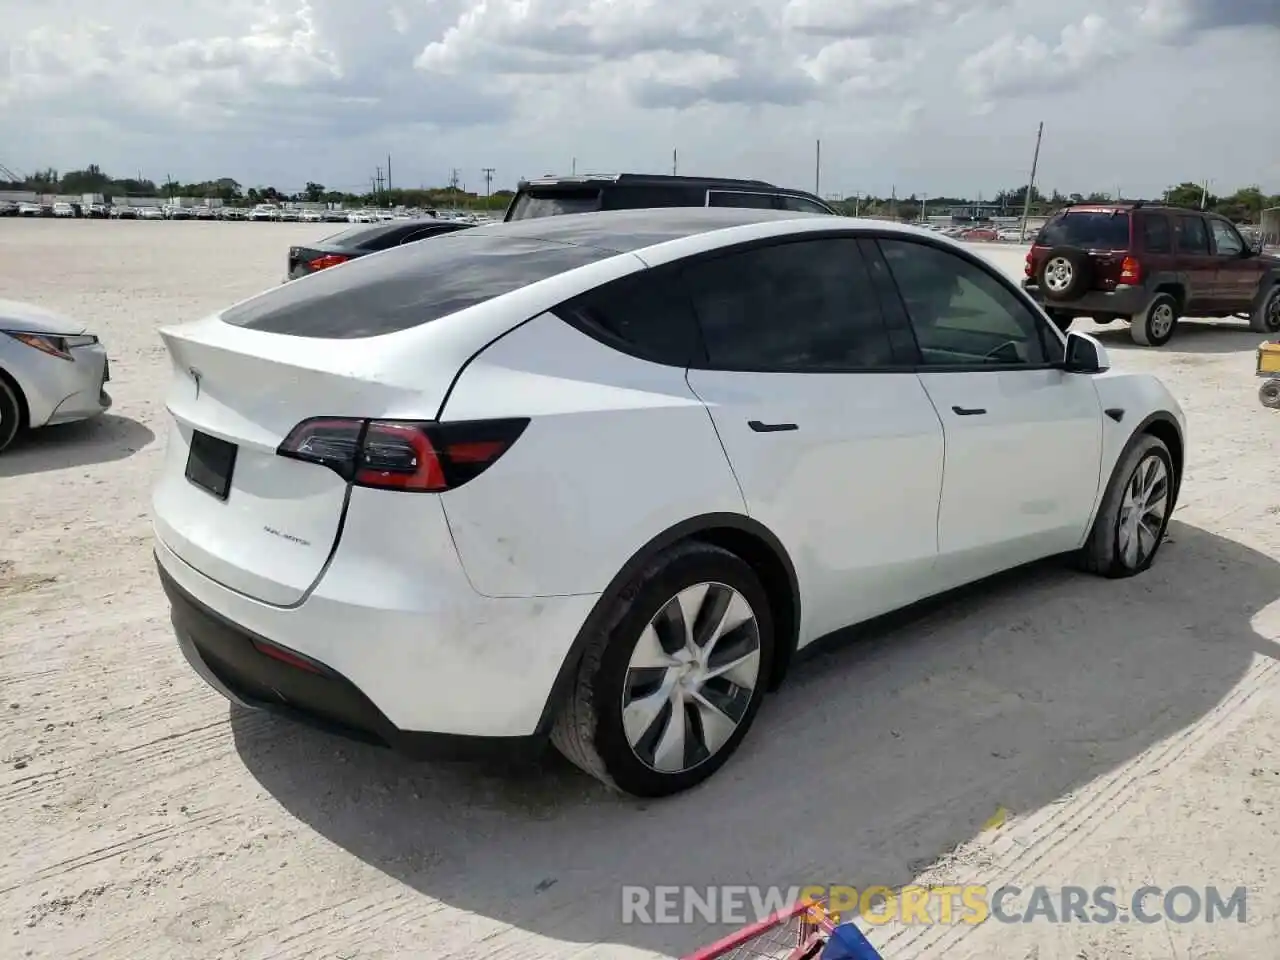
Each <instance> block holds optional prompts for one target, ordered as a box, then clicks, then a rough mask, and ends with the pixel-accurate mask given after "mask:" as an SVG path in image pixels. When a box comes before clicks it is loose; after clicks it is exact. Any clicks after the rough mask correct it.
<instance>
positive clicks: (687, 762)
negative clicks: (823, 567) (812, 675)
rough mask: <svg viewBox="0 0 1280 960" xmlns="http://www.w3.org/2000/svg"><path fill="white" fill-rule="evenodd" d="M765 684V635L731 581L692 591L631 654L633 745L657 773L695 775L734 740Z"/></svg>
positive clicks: (627, 706) (628, 692)
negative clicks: (762, 678)
mask: <svg viewBox="0 0 1280 960" xmlns="http://www.w3.org/2000/svg"><path fill="white" fill-rule="evenodd" d="M759 681H760V630H759V625H758V623H757V621H756V614H755V611H754V610H752V609H751V605H750V604H749V603H748V602H747V600H746V598H745V597H744V596H743V595H742V594H741V593H739V592H738V591H737V590H735V589H734V588H733V587H730V586H727V585H726V584H723V583H698V584H694V585H693V586H689V587H686V588H684V589H683V590H681V591H680V592H679V593H678V594H676V595H675V596H674V597H672V598H671V599H670V600H668V601H667V602H666V603H665V604H663V606H662V607H661V609H659V610H658V612H657V613H656V614H655V615H654V616H653V618H652V619H651V620H650V621H649V623H648V625H647V626H646V627H645V629H644V631H643V632H642V633H641V635H640V639H639V640H638V641H637V643H636V646H635V650H634V651H633V652H632V654H631V659H630V661H629V663H628V665H627V675H626V680H625V682H624V684H623V690H622V723H623V728H624V732H625V734H626V739H627V743H628V744H629V745H630V746H631V750H632V752H633V753H634V754H635V756H636V759H638V760H639V761H640V762H641V763H643V764H644V765H645V766H647V767H649V768H650V769H651V770H655V771H658V772H659V773H665V774H677V773H683V772H684V771H687V770H691V769H693V768H694V767H696V766H698V765H699V764H701V763H702V762H704V761H705V760H708V759H710V758H711V757H712V756H714V755H715V754H716V753H717V752H718V751H719V750H720V749H721V748H722V747H723V746H724V745H725V744H726V743H727V742H728V741H729V740H730V738H731V737H732V736H733V735H734V733H735V732H736V731H737V729H738V727H739V725H740V724H741V723H742V720H743V718H744V717H745V716H746V714H747V709H748V707H749V706H750V705H751V702H752V699H753V698H754V697H755V695H756V687H757V686H758V684H759Z"/></svg>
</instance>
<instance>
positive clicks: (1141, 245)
mask: <svg viewBox="0 0 1280 960" xmlns="http://www.w3.org/2000/svg"><path fill="white" fill-rule="evenodd" d="M1023 287H1024V288H1025V289H1026V291H1027V293H1029V294H1031V296H1032V297H1034V298H1035V299H1036V300H1037V301H1039V302H1040V303H1041V304H1042V305H1043V306H1044V307H1045V310H1046V311H1047V312H1048V314H1049V316H1050V317H1051V318H1052V319H1053V320H1054V322H1055V323H1056V324H1057V325H1058V326H1059V327H1060V328H1061V329H1062V330H1066V329H1067V327H1069V326H1070V325H1071V322H1072V320H1074V319H1075V318H1076V317H1089V318H1091V319H1093V320H1094V321H1096V322H1098V323H1110V322H1111V321H1112V320H1126V321H1128V322H1129V329H1130V332H1131V333H1132V335H1133V339H1134V342H1135V343H1139V344H1141V345H1143V346H1151V347H1158V346H1161V345H1163V344H1165V343H1168V342H1169V339H1170V338H1171V337H1172V336H1173V334H1174V332H1175V331H1176V330H1177V327H1178V320H1179V318H1181V317H1183V316H1191V317H1239V318H1240V319H1242V320H1248V321H1249V327H1250V329H1252V330H1255V331H1257V332H1258V333H1276V332H1278V331H1280V258H1278V257H1272V256H1268V255H1266V254H1263V253H1262V252H1261V248H1260V247H1259V246H1257V245H1256V244H1250V243H1248V242H1246V240H1245V239H1244V237H1242V236H1241V235H1240V231H1239V230H1237V229H1236V228H1235V225H1234V224H1233V223H1232V222H1231V221H1230V220H1228V219H1226V218H1225V217H1220V216H1218V215H1216V214H1211V213H1203V212H1201V211H1198V210H1185V209H1182V208H1180V207H1165V206H1158V205H1154V204H1143V203H1142V202H1140V201H1138V202H1134V203H1117V204H1088V205H1080V206H1074V207H1069V208H1067V209H1066V210H1063V211H1062V212H1060V213H1058V214H1057V215H1056V216H1054V217H1053V219H1051V220H1050V221H1049V222H1048V223H1046V224H1045V225H1044V228H1043V229H1042V230H1041V231H1040V234H1039V236H1037V237H1036V240H1035V244H1034V245H1033V246H1032V247H1031V251H1030V252H1029V253H1028V254H1027V264H1026V279H1025V280H1024V281H1023Z"/></svg>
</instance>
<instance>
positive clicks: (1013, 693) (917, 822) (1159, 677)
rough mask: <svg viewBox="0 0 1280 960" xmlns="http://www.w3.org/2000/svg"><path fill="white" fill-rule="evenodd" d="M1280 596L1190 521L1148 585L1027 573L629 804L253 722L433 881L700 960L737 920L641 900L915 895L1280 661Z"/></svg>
mask: <svg viewBox="0 0 1280 960" xmlns="http://www.w3.org/2000/svg"><path fill="white" fill-rule="evenodd" d="M1277 598H1280V564H1277V563H1276V562H1275V561H1273V560H1272V559H1271V558H1270V557H1267V556H1265V555H1263V554H1261V553H1258V552H1255V551H1253V550H1251V549H1249V548H1247V547H1245V546H1243V545H1241V544H1238V543H1236V542H1233V541H1230V540H1226V539H1223V538H1221V537H1218V536H1215V535H1213V534H1211V533H1208V532H1206V531H1204V530H1201V529H1198V528H1196V527H1192V526H1188V525H1186V524H1181V523H1175V524H1174V525H1173V526H1172V527H1171V534H1170V542H1169V543H1168V544H1167V545H1166V546H1165V548H1164V552H1163V553H1162V555H1161V557H1160V560H1159V563H1158V564H1157V565H1156V567H1155V568H1153V569H1152V570H1150V571H1149V572H1148V573H1146V574H1145V575H1143V576H1141V577H1137V578H1134V579H1130V580H1119V581H1107V580H1104V579H1101V578H1096V577H1091V576H1086V575H1084V574H1078V573H1075V572H1073V571H1071V570H1068V569H1064V568H1063V565H1061V564H1059V563H1052V564H1041V565H1038V566H1036V567H1032V568H1028V569H1026V570H1022V571H1017V572H1015V573H1013V574H1009V575H1005V576H1004V577H1001V578H999V579H998V580H995V581H991V582H988V583H986V584H983V585H981V586H980V587H979V588H978V589H974V590H969V591H966V592H965V593H963V594H961V595H959V596H956V597H953V598H950V599H948V600H946V601H945V602H943V603H941V604H934V605H932V608H931V609H929V610H926V611H924V612H922V613H917V614H915V615H914V616H913V617H912V618H910V619H908V620H905V621H904V620H903V619H902V618H899V622H897V623H896V624H894V623H888V622H886V623H883V624H879V625H875V626H873V627H872V628H871V629H867V628H863V629H861V630H860V631H858V632H857V634H855V635H852V639H851V640H849V641H848V642H841V643H839V644H836V645H834V646H832V645H824V649H823V651H822V652H821V653H820V654H818V655H815V656H812V657H808V658H805V659H804V660H802V661H801V662H800V663H798V664H797V665H796V667H795V669H794V672H793V673H792V675H791V677H790V679H789V681H788V683H787V684H786V685H785V686H784V687H783V688H782V690H780V691H779V692H778V693H777V694H776V695H774V696H773V697H772V698H771V699H770V700H769V701H767V702H766V705H765V708H764V709H763V710H762V711H761V714H760V716H759V719H758V722H757V724H756V726H755V728H754V729H753V730H752V735H751V736H750V737H749V738H748V740H747V742H746V743H745V744H744V746H743V749H742V751H741V752H740V753H739V755H738V756H737V757H735V758H734V759H733V760H732V761H731V762H730V763H729V764H728V765H726V767H725V768H724V769H723V770H722V771H721V772H720V773H719V774H718V775H717V776H716V777H715V778H713V779H712V780H711V781H710V782H708V783H707V784H705V785H704V786H703V787H702V788H700V789H697V790H694V791H691V792H689V793H687V794H684V795H682V796H678V797H674V798H670V799H668V800H664V801H655V802H641V801H635V800H630V799H624V798H619V797H615V796H613V795H611V794H607V793H606V792H604V791H603V790H602V789H601V788H599V787H597V786H596V785H595V784H594V781H591V780H589V779H588V778H587V777H585V776H583V775H581V774H578V773H577V772H576V771H575V770H573V769H572V768H571V767H569V765H568V764H567V763H565V762H563V761H560V760H558V759H557V758H556V757H555V755H554V754H551V755H549V756H548V757H546V758H544V759H543V760H542V761H541V762H540V763H538V764H537V765H535V766H534V767H532V768H530V769H526V770H520V771H510V770H509V771H505V772H503V771H495V770H491V769H481V768H477V767H471V766H465V765H461V766H454V765H437V764H415V763H411V762H408V761H404V760H401V759H399V758H397V757H396V756H394V755H392V754H390V753H389V752H386V751H382V750H378V749H376V748H366V747H362V746H358V745H352V744H347V743H345V742H343V741H340V740H337V739H334V738H331V737H328V736H325V735H323V734H320V733H313V732H311V731H310V730H308V729H306V728H302V727H299V726H296V725H294V724H291V723H289V722H287V721H284V720H280V719H276V718H274V717H270V716H267V715H264V714H259V713H254V712H251V711H242V710H239V709H236V710H233V712H232V718H231V720H232V727H233V731H234V737H235V742H236V746H237V749H238V750H239V753H240V755H241V757H242V759H243V762H244V763H245V765H246V766H247V768H248V769H249V771H250V772H251V773H252V775H253V776H254V777H255V778H256V779H257V780H258V781H259V782H260V783H261V784H262V785H263V786H264V787H265V788H266V789H267V790H268V791H270V793H271V794H272V795H273V796H274V797H275V798H276V799H277V800H278V801H279V802H280V803H281V804H282V805H283V806H284V807H285V809H287V810H288V811H289V812H290V813H292V814H293V815H294V816H296V817H297V818H298V819H299V820H300V821H302V822H303V823H305V824H307V825H308V826H310V827H311V828H312V829H314V830H315V831H317V832H318V833H319V834H321V835H322V836H324V837H326V838H327V839H329V840H330V841H332V842H333V843H335V844H338V845H339V846H341V847H343V848H344V849H346V850H347V851H349V852H350V853H352V854H353V855H355V856H356V857H359V858H360V859H361V860H363V861H364V862H366V863H368V864H370V865H372V866H374V867H376V868H378V869H379V870H381V871H384V872H385V873H386V874H388V875H390V876H392V877H394V878H396V879H398V880H400V881H402V882H403V883H405V884H407V885H408V886H409V887H411V888H412V889H414V890H417V891H419V892H420V893H422V894H425V895H427V896H429V897H431V898H434V899H436V900H439V901H442V902H443V903H445V904H448V905H450V906H452V907H455V908H457V909H459V910H463V911H468V912H474V913H476V914H479V915H481V916H484V917H488V918H491V919H493V920H495V921H498V922H500V923H502V924H510V925H512V926H514V927H516V928H519V929H521V930H526V931H532V932H535V933H537V934H541V935H544V936H547V937H554V938H556V939H559V940H565V941H571V942H577V943H596V942H601V943H612V944H625V945H628V946H632V947H638V948H644V949H649V950H658V951H664V952H675V953H679V952H682V951H686V950H688V949H691V948H693V947H695V946H697V945H699V944H700V943H703V942H707V941H709V940H711V939H714V937H715V936H716V935H717V934H718V933H721V932H723V930H720V929H708V928H706V927H705V926H692V927H690V926H640V925H624V924H622V923H621V915H622V892H621V888H622V886H623V885H624V884H628V885H629V884H640V885H662V884H681V885H683V884H689V885H693V886H695V887H698V888H705V887H706V886H707V885H709V884H761V885H772V884H777V885H782V886H784V887H785V886H790V885H792V884H808V883H851V884H855V885H856V886H858V887H865V886H868V885H871V884H888V885H895V884H901V883H906V882H909V881H910V880H911V879H912V878H913V877H914V876H915V875H917V874H918V873H919V871H920V870H921V869H922V868H924V867H925V866H927V865H928V864H930V863H932V862H933V861H935V860H936V859H937V858H938V857H940V856H941V855H943V854H945V853H946V852H948V851H949V850H951V849H952V848H954V847H955V846H956V845H957V844H959V843H962V842H964V841H967V840H969V839H971V838H972V837H974V836H975V835H976V834H978V833H979V832H980V830H981V826H982V824H983V823H984V821H986V820H987V819H988V818H989V817H990V816H991V815H992V813H993V812H994V811H995V810H996V809H997V807H1000V806H1003V807H1005V808H1006V809H1008V810H1009V811H1012V812H1013V813H1014V814H1019V813H1030V812H1032V811H1035V810H1037V809H1039V808H1041V807H1044V806H1045V805H1047V804H1050V803H1053V802H1054V801H1055V800H1058V799H1059V798H1061V797H1063V796H1064V795H1066V794H1069V793H1071V792H1072V791H1074V790H1077V789H1078V788H1080V787H1081V786H1083V785H1084V784H1087V783H1088V782H1089V781H1091V780H1092V779H1094V778H1096V777H1098V776H1100V775H1102V774H1103V773H1105V772H1107V771H1109V770H1111V769H1114V768H1115V767H1117V766H1119V765H1121V764H1123V763H1125V762H1126V761H1129V760H1131V759H1133V758H1134V757H1136V756H1138V755H1139V754H1141V753H1142V752H1144V751H1145V750H1147V749H1148V748H1149V747H1151V746H1153V745H1154V744H1156V743H1158V742H1159V741H1162V740H1163V739H1165V738H1167V737H1170V736H1171V735H1174V734H1176V733H1177V732H1179V731H1181V730H1184V729H1185V728H1187V727H1188V726H1189V725H1191V724H1194V723H1195V722H1196V721H1197V720H1199V719H1200V718H1201V717H1203V716H1204V715H1205V714H1206V713H1207V712H1208V711H1209V710H1211V709H1212V708H1213V707H1214V706H1215V705H1217V704H1218V703H1219V702H1220V701H1221V700H1222V699H1223V698H1224V696H1226V695H1227V693H1228V692H1229V691H1230V690H1231V689H1232V688H1233V687H1234V686H1235V685H1236V684H1238V683H1239V682H1240V681H1241V679H1242V678H1243V677H1244V675H1245V674H1246V671H1248V670H1249V668H1250V666H1251V664H1252V663H1253V662H1254V659H1255V656H1256V655H1258V654H1260V653H1261V654H1263V655H1265V656H1275V653H1274V651H1273V650H1272V644H1271V643H1270V641H1267V640H1265V639H1264V638H1263V637H1262V636H1260V635H1259V634H1258V633H1256V632H1255V630H1254V628H1253V626H1252V620H1253V618H1254V617H1255V615H1256V614H1258V612H1259V611H1261V610H1262V609H1263V608H1265V607H1267V606H1268V605H1270V604H1271V603H1273V602H1274V601H1275V600H1276V599H1277ZM481 695H482V694H481ZM478 709H482V707H478ZM496 945H497V944H496V941H495V948H496Z"/></svg>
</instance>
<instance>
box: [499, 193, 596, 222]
mask: <svg viewBox="0 0 1280 960" xmlns="http://www.w3.org/2000/svg"><path fill="white" fill-rule="evenodd" d="M599 209H600V191H599V190H561V189H554V190H528V191H526V192H524V193H522V194H520V195H519V196H517V197H516V199H515V202H514V203H513V204H512V205H511V213H510V214H509V215H508V216H507V219H508V220H533V219H535V218H537V217H558V216H561V215H562V214H566V213H594V212H595V211H596V210H599Z"/></svg>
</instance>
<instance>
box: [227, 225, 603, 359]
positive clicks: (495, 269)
mask: <svg viewBox="0 0 1280 960" xmlns="http://www.w3.org/2000/svg"><path fill="white" fill-rule="evenodd" d="M612 256H616V254H615V253H614V252H613V251H612V250H601V249H599V248H596V247H577V246H571V245H569V244H563V243H548V242H546V241H545V240H535V239H532V238H527V237H503V236H492V235H475V234H473V233H472V232H471V231H469V230H463V231H461V232H459V233H454V234H450V235H449V236H444V237H438V238H435V239H434V240H432V242H431V243H414V244H409V245H407V246H403V247H396V248H395V249H393V250H388V251H386V252H384V253H379V254H378V255H377V256H372V257H361V258H360V259H358V260H353V261H351V262H350V263H344V264H342V265H341V266H340V267H332V268H330V269H328V270H322V271H320V272H319V273H315V274H311V275H310V276H308V277H305V278H303V279H301V280H295V281H294V282H293V283H285V284H281V285H280V286H278V287H274V288H272V289H270V290H268V291H266V292H265V293H262V294H260V295H258V296H256V297H254V298H253V299H252V300H246V301H245V302H244V303H241V304H238V305H236V306H234V307H231V308H230V309H229V310H227V311H226V312H225V313H224V314H223V315H222V320H223V322H225V323H229V324H232V325H233V326H237V327H245V328H247V329H249V330H259V331H262V332H263V333H282V334H287V335H289V336H295V337H317V338H321V339H330V340H354V339H358V338H360V337H377V336H381V335H383V334H388V333H396V332H398V331H400V330H408V329H409V328H410V327H416V326H420V325H421V324H424V323H430V322H431V321H432V320H437V319H439V318H440V317H445V316H448V315H449V314H451V313H457V312H458V311H459V310H465V309H466V308H467V307H473V306H475V305H476V304H478V303H484V302H485V301H486V300H492V299H493V298H494V297H500V296H502V295H503V294H504V293H510V292H511V291H513V290H519V289H520V288H521V287H525V286H528V285H529V284H531V283H537V282H538V281H539V280H546V279H548V278H549V277H554V276H556V275H557V274H561V273H567V272H568V271H570V270H574V269H576V268H578V267H582V266H585V265H587V264H588V263H593V262H595V261H597V260H604V259H607V258H608V257H612Z"/></svg>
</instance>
